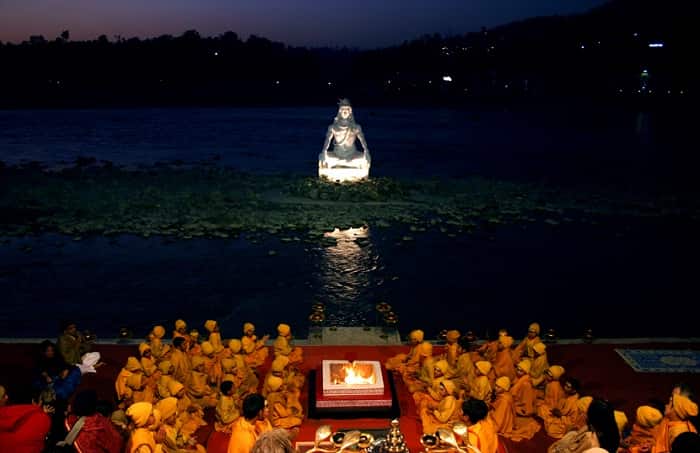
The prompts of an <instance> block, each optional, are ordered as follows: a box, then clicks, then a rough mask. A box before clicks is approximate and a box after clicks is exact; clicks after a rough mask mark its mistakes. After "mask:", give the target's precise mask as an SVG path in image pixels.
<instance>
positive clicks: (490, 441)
mask: <svg viewBox="0 0 700 453" xmlns="http://www.w3.org/2000/svg"><path fill="white" fill-rule="evenodd" d="M488 414H489V408H488V406H487V405H486V403H485V402H483V401H481V400H477V399H473V398H472V399H469V400H467V401H465V402H463V403H462V419H463V421H464V423H465V424H466V425H467V436H466V437H467V438H466V439H465V440H466V441H467V442H466V443H468V445H473V446H475V447H476V448H478V449H479V450H480V451H481V452H482V453H496V452H497V451H498V435H497V433H496V429H495V428H494V426H493V423H492V422H491V420H490V419H489V417H488Z"/></svg>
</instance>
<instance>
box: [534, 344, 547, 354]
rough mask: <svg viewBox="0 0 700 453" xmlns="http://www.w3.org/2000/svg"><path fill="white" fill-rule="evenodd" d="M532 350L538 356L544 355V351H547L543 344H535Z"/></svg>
mask: <svg viewBox="0 0 700 453" xmlns="http://www.w3.org/2000/svg"><path fill="white" fill-rule="evenodd" d="M532 349H534V350H535V352H536V353H538V354H544V351H546V350H547V346H545V345H544V343H535V345H534V346H533V347H532Z"/></svg>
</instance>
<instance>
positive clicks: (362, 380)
mask: <svg viewBox="0 0 700 453" xmlns="http://www.w3.org/2000/svg"><path fill="white" fill-rule="evenodd" d="M342 374H344V375H345V378H344V379H343V381H342V382H343V383H345V384H348V385H361V384H376V383H377V377H376V376H375V375H374V368H373V367H372V365H370V364H365V363H355V362H352V363H348V364H347V365H345V366H343V373H342Z"/></svg>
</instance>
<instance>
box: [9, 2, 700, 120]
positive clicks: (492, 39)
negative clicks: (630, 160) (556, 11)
mask: <svg viewBox="0 0 700 453" xmlns="http://www.w3.org/2000/svg"><path fill="white" fill-rule="evenodd" d="M685 5H686V4H685V3H684V2H683V1H681V0H672V1H667V2H660V1H651V0H614V1H612V2H610V3H608V4H606V5H604V6H602V7H600V8H597V9H594V10H592V11H590V12H588V13H586V14H581V15H575V16H566V17H559V16H554V17H542V18H534V19H528V20H525V21H522V22H516V23H512V24H508V25H505V26H502V27H497V28H494V29H489V30H486V29H482V30H481V31H479V32H473V33H468V34H465V35H461V36H450V37H445V36H441V35H432V36H424V37H422V38H420V39H416V40H414V41H410V42H404V43H403V44H402V45H399V46H395V47H389V48H383V49H378V50H367V51H360V50H353V49H307V48H300V47H291V46H286V45H284V44H282V43H278V42H272V41H270V40H268V39H265V38H262V37H258V36H255V35H252V36H250V37H249V38H247V39H245V40H242V39H241V38H240V37H239V36H238V35H237V34H236V33H234V32H226V33H224V34H222V35H220V36H217V37H202V36H200V35H199V33H197V32H196V31H194V30H190V31H186V32H185V33H183V34H182V35H180V36H177V37H174V36H170V35H164V36H160V37H157V38H152V39H138V38H130V39H124V38H121V37H113V38H112V39H109V38H108V37H107V36H100V37H99V38H98V39H96V40H93V41H71V40H70V32H69V31H65V32H63V33H62V34H61V36H59V37H57V38H55V39H52V40H47V39H45V38H44V37H42V36H32V37H30V39H29V40H28V41H25V42H23V43H21V44H9V43H5V44H2V43H0V62H1V64H0V65H1V67H2V71H0V107H58V106H121V105H193V104H196V105H234V104H317V103H327V102H332V101H334V100H336V99H337V98H338V97H339V96H348V97H351V98H352V99H353V100H354V101H358V102H363V103H375V104H381V103H384V104H399V103H411V104H416V103H418V104H422V103H424V104H435V103H437V104H445V103H462V102H465V101H473V100H494V99H495V100H501V99H506V100H511V99H538V100H539V99H543V98H572V97H577V98H587V99H591V98H597V99H598V98H599V99H607V100H615V101H624V102H629V101H632V102H639V101H640V100H641V101H643V102H657V101H658V102H667V101H674V102H676V101H683V100H687V99H689V98H691V97H693V96H694V93H695V92H696V91H697V88H698V85H697V82H698V76H697V72H694V71H693V70H692V69H691V67H692V65H691V61H692V59H693V55H694V49H693V48H692V46H693V43H694V42H696V40H694V39H693V37H692V33H691V32H692V30H693V29H692V28H691V24H690V20H691V16H692V15H691V14H689V11H685V9H686V8H687V6H685ZM650 44H652V45H654V44H657V46H656V47H650ZM659 44H663V47H659V46H658V45H659Z"/></svg>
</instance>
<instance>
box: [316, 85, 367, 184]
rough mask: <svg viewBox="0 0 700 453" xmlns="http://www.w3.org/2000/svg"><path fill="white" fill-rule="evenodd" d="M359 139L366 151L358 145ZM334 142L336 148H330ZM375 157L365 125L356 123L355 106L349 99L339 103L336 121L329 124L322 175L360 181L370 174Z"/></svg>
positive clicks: (320, 168) (321, 160)
mask: <svg viewBox="0 0 700 453" xmlns="http://www.w3.org/2000/svg"><path fill="white" fill-rule="evenodd" d="M356 139H357V140H359V141H360V144H361V145H362V149H363V151H362V152H360V151H358V150H357V148H356V147H355V140H356ZM331 141H333V149H332V150H329V149H328V147H329V146H330V144H331ZM371 162H372V159H371V157H370V154H369V148H368V147H367V142H366V141H365V136H364V134H363V133H362V128H361V127H360V125H359V124H357V123H356V122H355V118H354V117H353V114H352V106H351V105H350V101H348V100H347V99H341V100H340V102H339V103H338V114H337V115H336V117H335V119H334V120H333V124H331V125H330V126H328V132H327V133H326V140H325V142H324V143H323V149H322V150H321V154H320V155H319V156H318V174H319V176H323V177H326V178H328V179H331V180H333V181H356V180H360V179H366V178H367V177H368V176H369V166H370V164H371Z"/></svg>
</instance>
